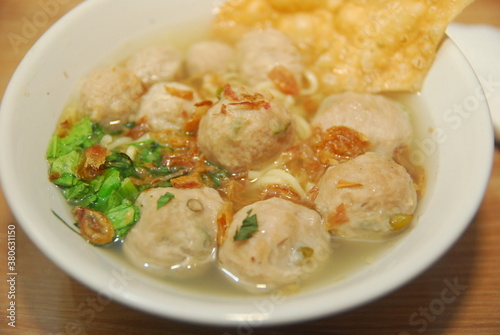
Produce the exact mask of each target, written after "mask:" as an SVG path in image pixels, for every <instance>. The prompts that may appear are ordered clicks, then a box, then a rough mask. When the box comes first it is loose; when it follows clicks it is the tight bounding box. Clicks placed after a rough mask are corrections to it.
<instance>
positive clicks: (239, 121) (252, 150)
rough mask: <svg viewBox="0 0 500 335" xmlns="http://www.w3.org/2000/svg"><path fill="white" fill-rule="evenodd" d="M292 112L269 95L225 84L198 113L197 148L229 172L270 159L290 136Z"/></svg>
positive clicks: (288, 140) (278, 152)
mask: <svg viewBox="0 0 500 335" xmlns="http://www.w3.org/2000/svg"><path fill="white" fill-rule="evenodd" d="M293 128H294V127H293V122H292V116H291V114H290V113H289V111H288V110H287V109H286V108H285V107H284V106H283V105H282V104H281V103H280V102H279V101H278V100H275V99H273V97H272V96H271V95H270V94H268V93H264V92H257V91H253V90H250V89H245V88H243V87H239V88H238V87H232V86H229V85H226V86H225V88H224V91H223V93H222V97H221V99H220V100H219V101H218V102H217V103H216V104H215V105H214V106H212V107H211V108H210V109H209V110H208V112H207V113H206V114H205V115H204V116H203V117H202V119H201V121H200V125H199V129H198V143H199V146H200V150H201V151H202V152H203V153H204V154H205V155H206V156H207V158H208V160H209V161H212V162H213V163H216V164H218V165H220V166H222V167H223V168H225V169H227V170H228V171H231V172H236V171H242V170H247V169H250V168H257V167H259V166H261V165H263V164H265V163H268V162H270V161H271V160H272V159H273V158H275V157H277V156H278V155H279V154H280V153H281V152H282V151H283V150H284V149H286V148H287V147H288V146H289V145H290V144H291V143H292V142H293V138H294V130H293Z"/></svg>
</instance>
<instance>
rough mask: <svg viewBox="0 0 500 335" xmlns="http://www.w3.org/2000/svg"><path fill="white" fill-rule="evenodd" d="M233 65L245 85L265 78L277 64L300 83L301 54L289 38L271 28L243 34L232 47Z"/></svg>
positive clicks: (262, 80) (267, 79) (256, 82)
mask: <svg viewBox="0 0 500 335" xmlns="http://www.w3.org/2000/svg"><path fill="white" fill-rule="evenodd" d="M236 49H237V64H238V68H239V71H240V74H241V77H242V78H244V80H245V82H246V84H247V85H250V86H256V85H258V84H261V83H263V82H267V81H269V73H270V72H271V71H272V70H273V69H274V68H276V67H277V66H281V67H283V68H285V69H287V71H289V72H290V73H291V74H292V75H293V77H294V78H295V80H296V82H297V83H300V81H301V76H302V72H303V69H304V66H303V63H302V57H301V55H300V52H299V50H298V49H297V48H296V47H295V45H294V44H293V42H292V40H291V39H290V38H289V37H288V36H286V35H285V34H283V33H282V32H280V31H278V30H275V29H266V30H259V31H254V32H250V33H247V34H245V35H244V36H243V37H242V39H241V40H240V41H239V43H238V44H237V46H236Z"/></svg>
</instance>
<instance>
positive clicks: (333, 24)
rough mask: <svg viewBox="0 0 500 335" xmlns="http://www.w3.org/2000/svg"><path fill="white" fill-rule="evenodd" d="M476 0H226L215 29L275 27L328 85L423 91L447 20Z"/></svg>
mask: <svg viewBox="0 0 500 335" xmlns="http://www.w3.org/2000/svg"><path fill="white" fill-rule="evenodd" d="M473 1H474V0H439V1H438V0H399V1H392V0H311V1H303V0H229V1H228V2H226V3H225V4H224V5H223V6H221V8H220V9H219V11H218V13H217V16H216V19H215V23H214V29H215V32H216V33H217V34H219V35H222V36H224V37H225V38H226V39H227V40H229V41H235V40H236V39H238V38H239V36H241V34H243V33H245V32H248V31H250V30H254V29H263V28H270V27H273V28H277V29H280V30H281V31H283V32H284V33H286V34H287V35H288V36H289V37H290V38H291V39H292V40H293V41H294V42H295V43H296V45H297V46H298V47H299V49H300V50H301V51H302V53H303V54H304V58H305V60H306V62H307V63H308V64H307V65H308V66H310V67H311V68H312V70H313V71H314V72H315V73H316V75H317V76H318V78H319V79H320V82H321V83H322V86H323V89H324V90H326V91H327V92H331V93H334V92H343V91H357V92H369V93H379V92H390V91H406V92H408V91H409V92H415V91H418V90H419V89H420V88H421V86H422V84H423V81H424V79H425V76H426V74H427V72H428V70H429V68H430V67H431V65H432V62H433V61H434V58H435V54H436V52H437V49H438V47H439V44H440V42H441V40H442V38H443V36H444V34H445V30H446V27H447V26H448V24H449V23H450V22H451V21H452V20H453V19H454V18H455V17H456V16H457V15H458V14H459V13H460V12H461V11H462V10H463V9H464V8H465V7H467V6H468V5H469V4H471V3H472V2H473Z"/></svg>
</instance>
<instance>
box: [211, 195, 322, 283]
mask: <svg viewBox="0 0 500 335" xmlns="http://www.w3.org/2000/svg"><path fill="white" fill-rule="evenodd" d="M249 223H250V225H251V224H253V227H254V229H252V231H254V232H253V233H252V235H251V236H249V237H248V238H247V239H243V240H241V234H242V230H243V228H242V226H243V225H244V224H247V225H248V224H249ZM329 254H330V245H329V235H328V233H327V232H326V231H325V230H324V229H323V226H322V223H321V217H320V215H319V214H318V213H317V212H316V211H314V210H312V209H309V208H306V207H304V206H301V205H298V204H295V203H293V202H291V201H288V200H284V199H281V198H270V199H268V200H263V201H258V202H256V203H253V204H251V205H249V206H246V207H243V208H242V209H241V210H239V211H238V212H236V214H235V215H234V217H233V220H232V223H231V225H230V226H229V228H228V231H227V236H226V238H225V240H224V242H223V243H222V245H221V246H220V247H219V252H218V256H219V257H218V260H219V266H220V268H221V269H222V270H223V271H224V272H225V273H226V274H227V275H228V276H229V277H230V278H233V279H234V280H235V281H236V282H237V283H238V285H241V286H242V288H245V289H248V290H250V291H258V290H259V289H260V290H265V289H274V288H278V287H280V286H282V285H286V284H290V283H297V281H300V280H302V279H305V277H306V276H307V275H310V274H311V273H312V272H313V271H314V270H315V269H316V268H317V267H318V265H320V264H321V263H322V262H323V261H324V260H326V259H327V258H328V256H329Z"/></svg>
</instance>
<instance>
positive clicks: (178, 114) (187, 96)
mask: <svg viewBox="0 0 500 335" xmlns="http://www.w3.org/2000/svg"><path fill="white" fill-rule="evenodd" d="M196 100H197V96H196V92H195V91H194V90H193V89H192V88H191V87H189V86H187V85H184V84H180V83H176V82H172V83H157V84H154V85H153V86H151V88H150V89H149V90H148V92H147V93H146V94H145V95H144V96H143V97H142V101H141V105H140V108H139V112H138V113H137V118H138V119H141V118H145V119H146V122H147V124H148V125H149V126H150V127H151V129H152V130H164V129H181V128H182V127H183V126H184V125H185V123H186V121H187V120H188V119H189V118H190V117H191V116H192V115H193V114H194V111H195V106H194V104H195V102H196Z"/></svg>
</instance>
